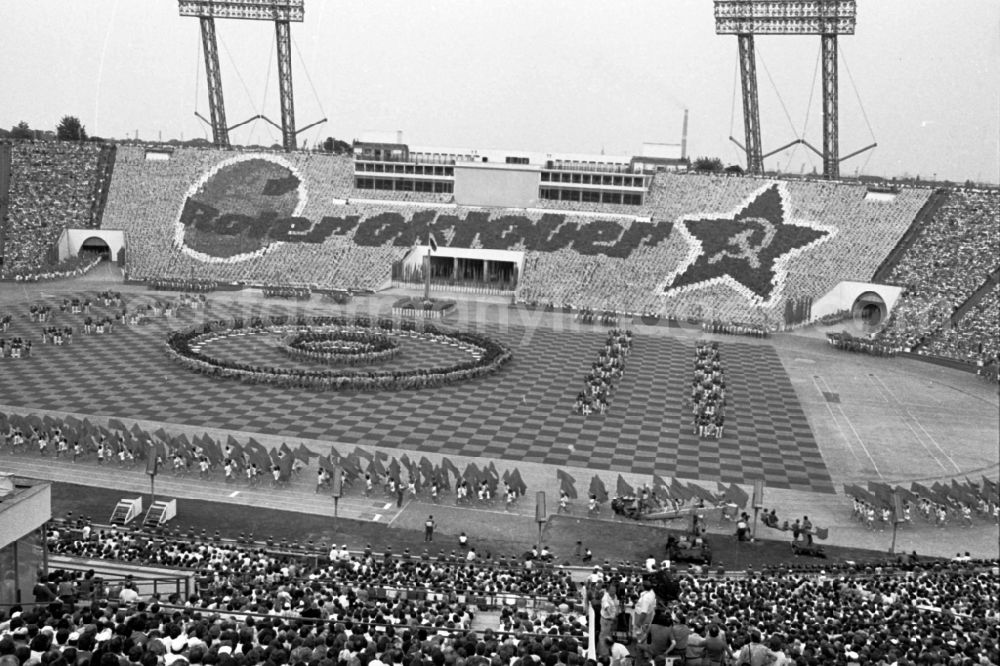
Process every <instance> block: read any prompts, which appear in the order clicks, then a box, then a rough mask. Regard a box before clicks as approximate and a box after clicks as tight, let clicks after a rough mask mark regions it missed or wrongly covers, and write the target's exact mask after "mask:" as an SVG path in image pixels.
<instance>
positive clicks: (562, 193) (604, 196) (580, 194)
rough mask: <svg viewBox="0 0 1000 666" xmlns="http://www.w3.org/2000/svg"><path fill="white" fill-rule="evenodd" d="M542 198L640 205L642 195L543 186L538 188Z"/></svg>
mask: <svg viewBox="0 0 1000 666" xmlns="http://www.w3.org/2000/svg"><path fill="white" fill-rule="evenodd" d="M539 192H540V195H541V197H542V198H543V199H549V200H550V201H580V202H583V203H606V204H624V205H626V206H641V205H642V195H641V194H633V193H631V192H591V191H588V190H561V189H556V188H549V187H543V188H541V190H539Z"/></svg>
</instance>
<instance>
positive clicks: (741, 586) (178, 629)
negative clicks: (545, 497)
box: [0, 525, 1000, 666]
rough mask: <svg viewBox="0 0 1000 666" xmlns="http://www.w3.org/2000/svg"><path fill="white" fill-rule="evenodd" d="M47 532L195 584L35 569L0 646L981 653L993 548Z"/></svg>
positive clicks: (55, 543) (576, 654)
mask: <svg viewBox="0 0 1000 666" xmlns="http://www.w3.org/2000/svg"><path fill="white" fill-rule="evenodd" d="M48 540H49V545H50V547H51V548H52V550H53V552H58V553H60V554H68V555H78V556H81V557H87V558H106V559H116V560H120V561H124V562H130V563H136V564H138V563H149V564H155V565H157V566H161V567H171V568H178V569H187V570H194V571H195V572H196V573H197V575H198V581H199V584H198V589H197V591H196V592H195V593H194V594H192V595H191V596H189V597H187V598H183V597H181V596H180V595H178V594H172V595H169V596H167V598H162V597H161V595H153V596H152V597H150V596H147V595H145V594H143V593H141V592H140V591H139V590H138V589H137V588H136V586H135V585H134V584H133V583H131V582H128V580H126V581H125V582H124V583H123V584H121V583H115V584H114V585H111V584H106V583H105V582H104V581H101V580H100V579H99V578H97V577H95V576H94V575H93V574H92V573H87V574H79V573H71V574H68V575H63V574H60V573H58V572H56V573H53V574H50V575H49V576H48V577H47V578H46V579H43V580H42V581H40V583H39V585H38V586H36V589H35V595H36V599H37V601H38V602H39V604H37V605H35V606H31V605H30V604H24V605H22V606H14V607H12V608H11V609H10V611H9V612H8V611H0V659H4V657H5V655H13V657H14V661H7V662H4V666H7V664H8V663H9V664H10V666H31V664H29V663H28V662H29V661H31V660H32V659H35V660H38V662H39V663H42V664H46V665H51V664H56V665H57V666H58V665H59V664H61V663H70V662H72V664H74V665H75V666H90V665H91V664H93V663H94V661H93V660H94V659H97V660H98V661H99V663H101V664H107V665H111V663H112V660H114V662H115V663H121V661H122V660H123V659H127V660H128V661H129V662H130V663H135V664H142V665H143V666H155V665H156V664H159V663H163V664H170V665H171V666H184V665H185V664H218V665H219V666H256V665H257V664H274V665H275V666H284V665H285V664H289V665H294V664H299V663H302V664H315V665H316V666H352V665H355V666H357V665H360V664H368V665H372V664H386V665H387V666H389V665H392V666H404V665H405V666H431V665H432V664H433V665H435V666H473V665H474V664H482V665H484V666H485V665H486V664H487V663H489V664H493V665H494V666H499V665H501V664H512V665H515V666H520V665H523V664H529V663H536V664H546V665H551V666H555V665H556V664H566V665H567V666H597V664H601V665H602V666H624V665H625V664H627V663H632V662H634V663H635V664H650V663H653V664H662V663H664V659H665V658H668V657H669V658H674V659H677V660H678V661H679V662H680V663H684V664H686V666H707V665H715V664H731V663H749V664H757V663H774V664H778V665H781V666H788V665H789V664H791V665H795V666H797V665H799V664H802V665H804V666H813V665H817V666H826V665H831V666H868V665H876V664H877V665H882V666H889V665H897V666H921V665H923V664H943V665H946V666H951V665H952V664H955V665H956V666H966V665H977V664H993V665H996V664H1000V632H998V625H997V622H998V621H1000V610H998V607H997V604H996V600H997V598H998V595H1000V576H998V573H1000V572H998V563H997V562H996V561H991V562H981V561H973V560H972V558H967V557H958V558H956V559H955V560H953V561H952V562H948V563H942V562H935V561H923V560H921V558H919V557H918V556H917V555H916V553H913V554H912V555H910V556H906V557H905V558H904V557H900V558H898V559H897V561H895V562H893V563H891V564H890V563H886V566H884V567H883V566H879V567H878V568H874V569H872V568H863V567H849V568H843V567H837V568H830V569H828V570H822V571H820V570H818V569H816V570H808V571H806V570H803V571H797V570H794V569H792V570H781V571H768V572H761V573H753V572H747V574H746V575H737V576H716V575H706V574H703V573H700V572H698V571H697V569H693V570H690V571H688V572H687V573H684V574H680V573H666V574H665V573H664V572H665V571H666V572H669V564H668V563H664V564H665V567H662V568H661V567H658V566H657V565H656V564H655V560H654V561H653V563H652V564H649V563H647V565H646V567H640V566H633V565H627V564H625V563H622V566H619V567H611V566H610V565H605V566H603V567H602V566H596V567H595V568H594V570H593V572H592V573H591V574H590V575H589V576H588V577H587V581H586V583H585V584H584V585H583V586H582V587H581V586H578V585H577V584H574V583H573V582H572V581H571V579H570V575H569V574H568V573H567V572H566V571H564V570H561V569H559V568H551V567H540V566H537V565H536V566H532V564H533V563H529V562H526V561H522V560H518V561H516V562H510V563H506V564H500V563H499V562H496V561H494V562H491V563H486V564H483V563H478V564H469V563H467V562H465V561H463V558H461V557H454V556H429V555H426V554H421V555H412V556H411V555H409V554H397V555H392V554H375V553H373V552H372V551H371V549H370V548H365V549H364V550H363V551H355V552H350V551H348V550H347V549H346V546H345V547H340V548H338V547H336V546H334V547H333V549H332V550H331V551H330V554H329V556H328V557H319V558H315V559H314V557H300V556H299V557H297V556H291V555H288V554H281V553H278V552H274V551H269V550H264V549H261V548H259V547H249V546H238V545H234V544H222V543H206V542H192V541H190V540H170V539H162V538H159V539H157V538H152V537H149V536H143V535H141V534H127V533H124V532H120V531H107V530H106V531H103V532H102V531H99V530H93V529H92V528H91V527H90V526H89V525H85V526H84V527H83V528H82V529H73V530H67V529H65V528H62V527H60V528H57V529H56V530H54V531H50V532H49V534H48ZM164 596H166V595H164ZM520 599H532V600H534V601H533V602H532V603H529V604H523V603H521V602H520V601H519V600H520ZM76 601H82V602H84V603H83V604H78V605H76V606H70V605H69V604H71V603H74V602H76ZM87 601H90V603H89V604H87V603H86V602H87ZM585 602H586V604H589V605H591V606H592V607H593V610H594V615H593V617H594V619H595V621H594V622H593V623H591V621H590V619H589V618H588V614H587V612H586V611H587V608H586V604H585ZM490 605H494V606H497V607H499V608H500V609H501V610H500V612H499V617H498V618H497V619H496V620H495V622H496V626H495V627H491V628H488V629H485V630H483V632H482V635H479V634H478V632H473V631H472V629H471V626H472V622H473V620H474V618H475V617H476V616H478V615H479V614H480V611H481V610H482V609H483V608H484V607H488V606H490ZM606 616H607V617H606ZM590 631H593V632H594V633H595V639H597V640H596V655H590V654H588V643H589V641H588V639H589V632H590ZM744 657H746V658H747V659H746V660H744ZM60 660H64V661H63V662H60ZM758 660H759V661H758ZM32 663H34V662H32Z"/></svg>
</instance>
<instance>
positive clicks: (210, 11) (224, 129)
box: [178, 0, 326, 150]
mask: <svg viewBox="0 0 1000 666" xmlns="http://www.w3.org/2000/svg"><path fill="white" fill-rule="evenodd" d="M304 4H305V0H178V6H179V10H180V15H181V16H197V17H198V18H199V19H200V20H201V41H202V48H203V50H204V52H205V73H206V76H207V77H208V103H209V110H210V114H211V118H212V120H211V123H210V124H211V126H212V139H213V141H214V142H215V145H216V146H219V147H220V148H227V147H229V131H230V130H232V129H235V128H237V127H239V126H240V125H245V124H246V123H248V122H250V121H252V120H257V119H258V118H259V119H262V120H265V121H267V122H269V123H271V124H272V125H274V126H275V127H278V129H280V130H281V142H282V145H283V146H284V148H285V150H295V146H296V140H295V137H296V135H298V133H299V132H302V131H305V130H307V129H309V128H310V127H314V126H316V125H318V124H319V123H322V122H325V121H326V118H324V119H322V120H320V121H318V122H316V123H312V124H311V125H308V126H306V127H303V128H302V129H300V130H296V128H295V102H294V98H293V95H292V36H291V27H290V24H291V23H292V22H295V23H301V22H302V21H303V20H304V19H305V6H304ZM216 18H226V19H249V20H256V21H274V31H275V37H276V42H277V45H278V88H279V92H280V96H281V126H280V127H279V126H278V125H277V124H276V123H274V122H273V121H272V120H270V119H268V118H267V117H265V116H262V115H256V116H253V117H251V118H250V119H249V120H245V121H243V122H241V123H237V124H236V125H233V126H232V127H228V126H227V125H226V107H225V102H224V100H223V96H222V76H221V73H220V69H219V50H218V47H217V45H216V39H215V19H216ZM199 117H200V116H199ZM203 120H204V119H203ZM206 122H207V121H206Z"/></svg>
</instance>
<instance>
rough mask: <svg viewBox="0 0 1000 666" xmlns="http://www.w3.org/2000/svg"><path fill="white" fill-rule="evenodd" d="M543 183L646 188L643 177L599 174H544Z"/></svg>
mask: <svg viewBox="0 0 1000 666" xmlns="http://www.w3.org/2000/svg"><path fill="white" fill-rule="evenodd" d="M542 182H543V183H574V184H577V185H613V186H616V187H646V180H645V179H644V178H642V177H641V176H609V175H604V174H598V173H593V174H591V173H566V172H562V173H560V172H551V171H543V172H542Z"/></svg>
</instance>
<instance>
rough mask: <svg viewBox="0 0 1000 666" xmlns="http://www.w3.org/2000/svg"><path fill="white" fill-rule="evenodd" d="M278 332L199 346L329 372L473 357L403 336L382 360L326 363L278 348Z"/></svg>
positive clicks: (224, 355) (227, 356)
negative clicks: (395, 352) (392, 352)
mask: <svg viewBox="0 0 1000 666" xmlns="http://www.w3.org/2000/svg"><path fill="white" fill-rule="evenodd" d="M281 337H282V336H281V335H280V334H277V333H253V332H250V331H247V332H245V333H241V334H236V335H228V336H226V337H222V338H215V339H213V340H210V341H208V342H206V343H205V344H204V346H203V347H202V348H201V352H202V353H203V354H207V355H209V356H211V357H212V358H216V359H219V360H223V361H233V362H236V363H253V364H257V365H262V366H267V367H280V368H295V369H299V370H317V369H318V370H320V371H329V372H359V373H364V372H369V371H371V370H418V369H420V368H439V367H443V366H450V365H455V364H457V363H465V362H468V361H471V360H473V359H474V357H473V356H472V354H470V353H469V352H467V351H462V350H461V349H458V348H457V347H453V346H451V345H448V344H447V343H444V342H437V341H431V340H428V339H421V338H410V337H408V336H405V335H394V336H391V339H392V340H393V341H394V342H396V343H398V344H399V348H400V353H399V355H397V356H396V357H394V358H391V359H388V360H386V361H383V362H381V363H374V364H365V365H325V364H311V363H309V362H308V361H305V360H300V359H293V358H291V357H290V356H288V355H287V354H285V353H284V352H283V351H282V350H281V349H280V345H281Z"/></svg>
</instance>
